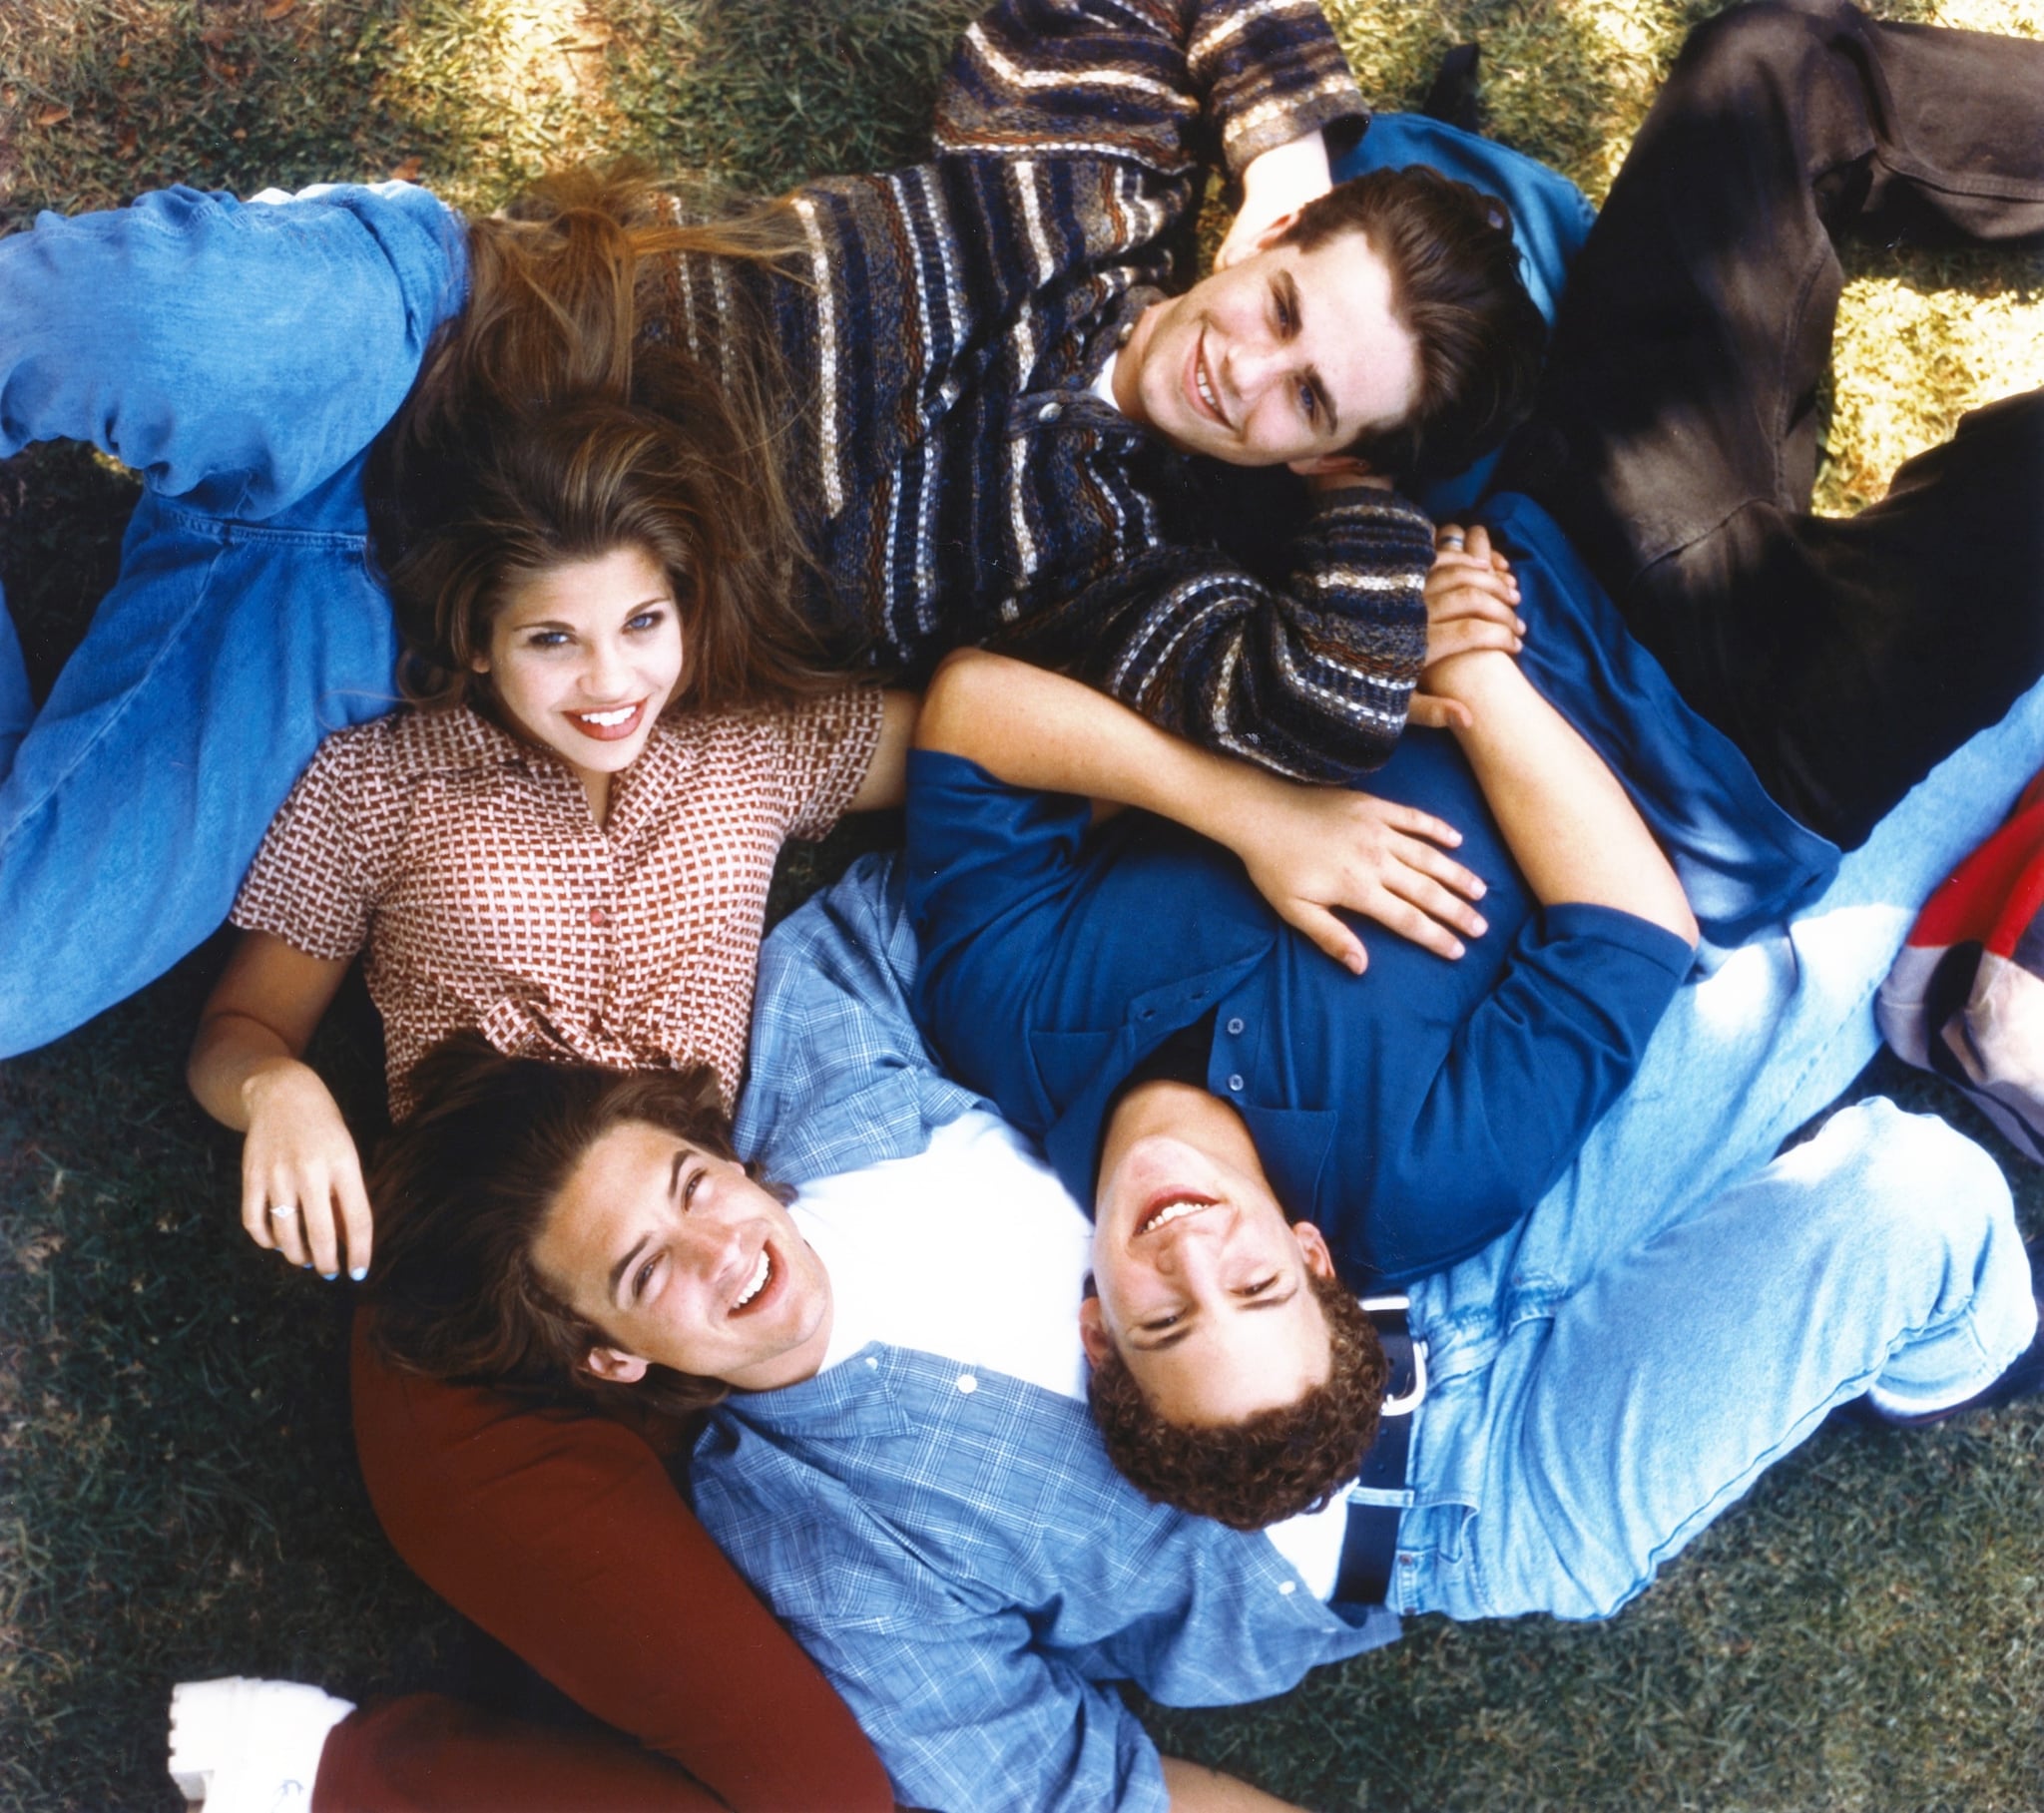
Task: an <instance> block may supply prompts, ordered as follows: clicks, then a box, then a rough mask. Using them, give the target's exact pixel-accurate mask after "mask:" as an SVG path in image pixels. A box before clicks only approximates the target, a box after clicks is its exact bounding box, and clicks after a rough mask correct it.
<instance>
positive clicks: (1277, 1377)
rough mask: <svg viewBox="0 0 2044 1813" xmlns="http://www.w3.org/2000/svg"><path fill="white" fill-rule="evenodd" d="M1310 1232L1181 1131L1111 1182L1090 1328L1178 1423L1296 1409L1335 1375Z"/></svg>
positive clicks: (1091, 1336)
mask: <svg viewBox="0 0 2044 1813" xmlns="http://www.w3.org/2000/svg"><path fill="white" fill-rule="evenodd" d="M1333 1271H1334V1264H1333V1258H1332V1255H1331V1254H1329V1252H1328V1250H1327V1245H1326V1242H1325V1241H1324V1240H1323V1239H1321V1237H1320V1232H1319V1229H1318V1228H1316V1227H1314V1226H1313V1225H1312V1224H1311V1223H1310V1222H1306V1221H1300V1222H1297V1223H1295V1224H1287V1223H1286V1221H1285V1218H1284V1211H1283V1209H1282V1208H1281V1207H1280V1206H1279V1204H1278V1200H1277V1198H1276V1197H1275V1196H1274V1195H1273V1194H1272V1193H1271V1190H1270V1186H1269V1185H1268V1184H1267V1183H1266V1182H1265V1181H1264V1180H1263V1179H1262V1178H1261V1177H1253V1176H1251V1175H1250V1174H1249V1173H1248V1172H1246V1171H1243V1170H1240V1169H1237V1168H1236V1167H1235V1166H1233V1165H1231V1164H1229V1163H1227V1162H1225V1161H1224V1160H1222V1159H1219V1158H1216V1157H1214V1156H1212V1155H1210V1154H1209V1153H1207V1152H1206V1151H1204V1150H1202V1149H1201V1148H1200V1147H1199V1146H1197V1145H1193V1144H1190V1143H1188V1142H1187V1141H1185V1140H1183V1139H1180V1138H1177V1137H1175V1136H1174V1135H1172V1134H1170V1133H1152V1134H1149V1135H1147V1136H1145V1137H1143V1138H1140V1139H1138V1140H1136V1141H1135V1142H1134V1143H1133V1144H1131V1145H1130V1146H1129V1147H1128V1148H1127V1149H1126V1150H1125V1151H1123V1152H1122V1153H1121V1154H1120V1156H1119V1159H1118V1161H1117V1162H1116V1163H1115V1165H1114V1168H1113V1170H1112V1171H1111V1172H1110V1173H1108V1174H1107V1175H1104V1176H1103V1177H1102V1178H1101V1179H1100V1187H1099V1191H1098V1196H1097V1208H1096V1213H1095V1220H1094V1234H1093V1282H1094V1288H1095V1289H1096V1290H1097V1292H1098V1293H1099V1294H1098V1295H1097V1296H1093V1297H1089V1298H1087V1299H1086V1302H1085V1304H1084V1305H1083V1306H1082V1309H1081V1316H1080V1330H1081V1333H1082V1335H1083V1337H1084V1339H1085V1342H1086V1348H1087V1352H1088V1353H1089V1354H1090V1355H1092V1356H1093V1357H1094V1358H1095V1359H1096V1360H1097V1359H1098V1358H1099V1357H1100V1355H1101V1354H1102V1353H1104V1352H1105V1351H1106V1349H1107V1348H1108V1347H1110V1346H1112V1347H1113V1348H1115V1349H1116V1350H1118V1351H1119V1352H1120V1354H1121V1357H1122V1359H1123V1361H1124V1362H1125V1363H1126V1364H1127V1366H1128V1368H1129V1371H1130V1373H1131V1374H1132V1375H1133V1376H1134V1378H1135V1381H1136V1384H1137V1386H1138V1388H1139V1389H1140V1390H1141V1391H1142V1393H1143V1396H1144V1397H1145V1398H1146V1399H1148V1400H1149V1402H1150V1403H1151V1405H1152V1406H1153V1407H1154V1408H1155V1409H1156V1410H1157V1412H1158V1414H1159V1415H1161V1416H1163V1417H1164V1418H1166V1419H1167V1420H1168V1421H1170V1422H1174V1423H1204V1424H1219V1423H1235V1422H1240V1421H1242V1420H1243V1419H1244V1418H1246V1417H1249V1416H1252V1415H1254V1414H1255V1413H1256V1412H1258V1411H1260V1410H1271V1409H1276V1408H1278V1407H1279V1406H1281V1405H1286V1404H1292V1403H1295V1402H1296V1401H1297V1400H1298V1399H1299V1398H1301V1397H1303V1396H1304V1395H1305V1393H1306V1392H1307V1391H1309V1390H1310V1389H1311V1388H1312V1387H1313V1386H1315V1385H1319V1384H1323V1383H1325V1381H1326V1378H1327V1373H1328V1352H1327V1348H1328V1336H1327V1323H1326V1318H1325V1317H1324V1316H1323V1315H1322V1314H1321V1311H1320V1305H1319V1300H1318V1299H1317V1298H1316V1297H1315V1296H1314V1294H1313V1291H1312V1288H1311V1286H1310V1285H1309V1283H1308V1282H1307V1275H1308V1274H1309V1273H1317V1274H1319V1275H1320V1276H1322V1277H1331V1276H1332V1275H1333Z"/></svg>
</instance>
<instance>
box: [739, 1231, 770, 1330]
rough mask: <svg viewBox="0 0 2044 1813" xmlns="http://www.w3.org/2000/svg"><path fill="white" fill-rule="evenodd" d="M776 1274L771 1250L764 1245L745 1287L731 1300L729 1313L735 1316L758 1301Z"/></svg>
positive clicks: (740, 1314)
mask: <svg viewBox="0 0 2044 1813" xmlns="http://www.w3.org/2000/svg"><path fill="white" fill-rule="evenodd" d="M777 1275H778V1270H777V1268H776V1267H775V1265H774V1263H773V1255H772V1253H771V1251H770V1250H769V1249H768V1248H767V1247H765V1246H763V1247H761V1248H760V1257H759V1260H758V1262H757V1263H756V1264H755V1265H754V1267H753V1275H752V1276H751V1277H750V1278H748V1279H747V1280H746V1287H745V1289H744V1290H742V1291H740V1292H739V1294H738V1296H737V1298H736V1299H735V1300H734V1301H733V1303H732V1306H731V1311H730V1313H731V1314H733V1315H735V1316H742V1315H744V1314H746V1313H747V1311H749V1310H750V1309H752V1308H753V1307H754V1306H755V1305H757V1304H758V1303H759V1301H760V1299H761V1297H762V1296H763V1295H764V1294H765V1293H766V1290H767V1285H768V1284H770V1283H772V1282H773V1280H774V1278H775V1277H776V1276H777Z"/></svg>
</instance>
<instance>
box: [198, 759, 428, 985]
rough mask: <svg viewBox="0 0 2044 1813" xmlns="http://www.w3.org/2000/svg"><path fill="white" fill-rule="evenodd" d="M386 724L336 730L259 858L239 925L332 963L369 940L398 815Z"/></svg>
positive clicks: (240, 903) (242, 899) (237, 915)
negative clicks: (384, 841)
mask: <svg viewBox="0 0 2044 1813" xmlns="http://www.w3.org/2000/svg"><path fill="white" fill-rule="evenodd" d="M375 730H376V725H374V724H365V725H362V726H360V727H358V728H355V729H348V730H336V731H335V732H334V733H333V734H332V735H331V736H329V737H327V739H326V740H325V741H324V742H323V743H321V744H320V745H319V751H318V753H317V754H316V755H314V756H313V757H312V764H311V766H310V767H308V768H307V769H306V770H305V771H304V773H303V774H301V775H300V776H299V777H298V784H297V785H296V786H294V787H293V788H292V789H291V790H290V793H289V795H288V796H287V797H286V798H285V800H284V802H283V804H282V805H281V806H280V807H278V808H277V814H276V816H275V817H274V818H273V819H271V820H270V824H269V829H268V831H267V832H266V833H265V834H264V835H263V839H262V847H261V848H260V849H258V850H257V851H256V860H255V862H254V863H252V864H251V865H250V868H249V875H248V879H247V880H245V881H244V882H243V883H242V891H241V893H240V894H238V895H237V896H236V897H235V905H234V910H233V912H232V913H231V914H230V915H229V918H230V919H231V920H232V921H233V923H234V924H236V925H238V926H240V927H241V928H242V929H243V930H244V931H249V932H268V933H270V934H271V935H272V936H274V937H277V938H281V939H282V940H283V941H284V942H285V943H286V944H288V945H289V946H291V948H292V949H293V950H298V951H302V952H304V954H305V955H306V956H308V957H317V958H321V959H324V960H325V961H328V962H341V961H344V960H346V959H347V958H350V957H352V956H353V955H354V954H355V953H356V952H357V951H359V950H360V949H361V948H362V946H363V945H364V944H365V943H366V942H367V941H368V936H369V918H370V913H371V911H372V909H373V907H374V904H375V885H376V884H375V876H374V873H373V871H374V870H375V869H376V868H377V867H378V857H377V852H376V850H375V847H374V846H376V845H377V844H378V843H379V842H380V839H379V838H378V837H377V835H376V832H377V830H378V829H379V828H380V826H381V824H382V823H383V821H384V820H385V819H386V818H387V817H388V816H389V813H388V812H387V810H379V808H385V807H388V806H389V804H390V801H389V799H388V797H387V796H388V794H389V792H390V787H389V781H388V777H387V776H386V775H385V774H384V773H383V772H382V764H381V763H380V762H379V760H378V758H377V756H378V750H379V748H380V746H381V745H380V739H378V738H377V737H376V736H375Z"/></svg>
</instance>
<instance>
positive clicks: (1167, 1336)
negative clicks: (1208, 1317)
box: [1128, 1310, 1200, 1353]
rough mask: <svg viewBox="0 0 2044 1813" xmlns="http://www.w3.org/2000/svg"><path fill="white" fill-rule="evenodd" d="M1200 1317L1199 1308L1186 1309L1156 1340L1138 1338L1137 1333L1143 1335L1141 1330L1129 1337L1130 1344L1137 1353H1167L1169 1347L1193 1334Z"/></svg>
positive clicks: (1176, 1345)
mask: <svg viewBox="0 0 2044 1813" xmlns="http://www.w3.org/2000/svg"><path fill="white" fill-rule="evenodd" d="M1198 1318H1200V1312H1198V1310H1186V1312H1182V1314H1180V1318H1178V1320H1176V1322H1174V1324H1172V1326H1169V1329H1165V1331H1163V1333H1161V1335H1159V1337H1157V1339H1155V1341H1141V1339H1137V1335H1141V1331H1137V1335H1131V1337H1128V1345H1131V1347H1133V1349H1135V1351H1137V1353H1167V1351H1169V1349H1174V1347H1178V1343H1180V1341H1184V1339H1186V1337H1188V1335H1192V1331H1194V1326H1196V1324H1198Z"/></svg>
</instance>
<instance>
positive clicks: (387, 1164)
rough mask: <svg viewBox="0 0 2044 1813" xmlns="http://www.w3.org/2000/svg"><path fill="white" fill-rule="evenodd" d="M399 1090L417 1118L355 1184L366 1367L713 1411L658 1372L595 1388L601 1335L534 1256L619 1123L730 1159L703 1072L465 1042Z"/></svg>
mask: <svg viewBox="0 0 2044 1813" xmlns="http://www.w3.org/2000/svg"><path fill="white" fill-rule="evenodd" d="M411 1085H412V1089H413V1091H414V1093H415V1096H416V1099H417V1103H418V1106H417V1107H416V1108H415V1109H414V1110H413V1111H412V1113H411V1115H410V1116H409V1117H408V1118H407V1119H406V1120H404V1121H403V1122H402V1123H400V1124H399V1125H398V1126H397V1127H396V1128H394V1129H393V1130H392V1131H391V1133H390V1134H389V1136H388V1137H387V1138H386V1139H385V1141H384V1143H383V1145H382V1147H381V1149H380V1150H379V1151H378V1153H377V1156H376V1162H375V1165H374V1167H373V1168H372V1169H371V1171H370V1173H369V1178H368V1188H369V1200H370V1201H371V1202H373V1203H374V1204H375V1208H376V1247H375V1257H374V1259H373V1260H372V1261H371V1263H370V1266H369V1279H368V1284H367V1287H366V1295H367V1297H368V1300H369V1303H370V1304H371V1306H372V1308H373V1310H374V1316H373V1319H372V1321H371V1323H370V1335H369V1338H370V1342H371V1344H372V1345H373V1346H374V1348H375V1350H376V1352H377V1353H378V1355H379V1356H380V1357H381V1358H382V1359H383V1360H384V1361H386V1362H387V1363H388V1364H390V1365H392V1366H394V1367H396V1368H398V1369H399V1370H400V1371H404V1372H414V1373H420V1374H423V1375H424V1376H425V1377H427V1378H434V1379H455V1380H463V1381H466V1382H469V1383H472V1384H486V1385H492V1386H495V1387H497V1388H499V1389H501V1390H508V1391H511V1392H513V1393H515V1394H518V1395H521V1396H526V1397H533V1398H539V1399H542V1400H549V1401H555V1402H561V1401H566V1402H575V1401H578V1400H579V1401H581V1402H583V1403H595V1404H599V1405H609V1406H611V1407H613V1408H623V1407H626V1406H628V1405H629V1406H632V1407H634V1408H636V1409H638V1410H642V1411H644V1410H651V1411H655V1412H659V1413H662V1414H666V1415H671V1416H686V1415H688V1414H689V1413H690V1412H692V1411H696V1410H701V1409H704V1408H707V1407H708V1406H709V1405H712V1404H715V1403H717V1402H718V1401H719V1400H721V1399H722V1398H723V1397H724V1395H725V1392H726V1389H727V1388H726V1387H725V1385H724V1384H723V1383H722V1382H721V1381H720V1380H717V1379H705V1378H697V1377H695V1376H694V1375H692V1374H687V1373H681V1372H676V1371H674V1370H673V1369H672V1368H670V1367H666V1366H654V1367H652V1368H651V1369H650V1370H649V1371H648V1373H647V1375H646V1377H645V1378H644V1379H643V1380H641V1381H639V1382H638V1383H636V1384H631V1385H625V1384H618V1383H614V1382H612V1381H609V1380H605V1379H599V1378H597V1377H596V1376H595V1375H594V1374H593V1373H591V1372H590V1371H589V1370H588V1369H587V1368H586V1367H585V1366H584V1365H583V1361H584V1359H585V1358H586V1357H587V1355H588V1353H589V1351H590V1349H591V1348H592V1347H600V1346H609V1345H612V1342H611V1337H610V1336H609V1335H608V1334H606V1333H605V1332H604V1330H603V1329H602V1328H600V1327H598V1326H597V1324H596V1323H594V1322H592V1321H590V1320H589V1319H588V1318H587V1317H586V1316H583V1315H581V1314H580V1313H579V1312H577V1311H576V1310H575V1309H574V1308H572V1307H571V1306H570V1305H569V1304H568V1302H567V1301H566V1300H565V1299H564V1298H563V1297H562V1296H561V1294H560V1292H559V1291H557V1290H555V1289H554V1287H553V1286H552V1285H551V1284H550V1283H548V1281H547V1280H546V1278H545V1277H544V1276H543V1275H542V1274H541V1272H540V1269H539V1266H538V1264H537V1262H536V1261H535V1260H534V1258H533V1252H532V1248H533V1244H534V1242H535V1241H537V1240H538V1238H539V1236H540V1233H541V1232H542V1230H543V1229H544V1228H545V1226H546V1222H547V1217H548V1216H549V1215H550V1214H551V1213H552V1212H553V1207H554V1203H555V1200H556V1199H557V1198H558V1197H559V1195H560V1193H561V1191H562V1189H563V1188H564V1187H565V1186H566V1184H567V1181H568V1178H569V1176H570V1175H571V1173H572V1172H573V1171H574V1169H575V1167H576V1165H578V1164H579V1163H580V1162H581V1161H582V1158H583V1156H584V1154H585V1153H587V1152H588V1150H589V1148H590V1146H591V1145H593V1144H594V1143H595V1142H596V1141H597V1140H598V1139H600V1138H602V1137H603V1135H604V1134H605V1133H609V1132H610V1131H611V1129H613V1128H615V1127H617V1126H619V1125H621V1124H622V1123H625V1122H628V1121H643V1122H646V1123H648V1124H650V1125H651V1126H654V1127H659V1128H664V1129H666V1130H667V1131H668V1132H670V1133H675V1134H677V1135H679V1136H680V1137H681V1138H684V1139H686V1140H688V1141H689V1143H690V1144H691V1145H694V1146H697V1147H698V1148H700V1149H701V1150H703V1151H706V1152H709V1153H711V1154H712V1155H713V1156H715V1157H719V1158H729V1157H731V1156H733V1152H732V1143H731V1121H730V1118H729V1117H728V1116H727V1115H726V1114H725V1112H724V1107H723V1104H722V1100H721V1098H720V1097H719V1094H718V1086H717V1077H716V1074H715V1073H714V1072H713V1071H712V1070H711V1069H710V1067H709V1066H708V1065H695V1066H692V1067H690V1068H689V1069H687V1070H682V1071H607V1070H599V1069H597V1068H596V1067H595V1066H593V1065H582V1064H556V1063H550V1062H547V1061H545V1060H542V1059H537V1058H507V1057H505V1056H504V1055H503V1054H502V1053H501V1052H498V1051H496V1050H494V1049H493V1048H492V1047H491V1046H490V1045H489V1043H488V1042H487V1041H486V1040H484V1039H483V1037H482V1036H481V1035H480V1034H479V1033H457V1034H456V1035H455V1036H454V1037H453V1038H451V1039H448V1040H446V1041H445V1042H444V1043H442V1044H440V1045H437V1046H435V1047H434V1048H433V1050H432V1051H430V1052H428V1053H427V1054H426V1056H425V1057H424V1058H422V1059H421V1060H420V1061H419V1064H418V1066H417V1068H416V1069H415V1070H414V1071H413V1072H412V1076H411ZM766 1187H767V1188H769V1189H774V1193H775V1194H777V1195H780V1196H781V1197H782V1199H783V1200H785V1199H787V1193H788V1192H785V1191H781V1190H779V1189H777V1188H775V1187H774V1186H773V1185H770V1184H769V1185H767V1186H766Z"/></svg>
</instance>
